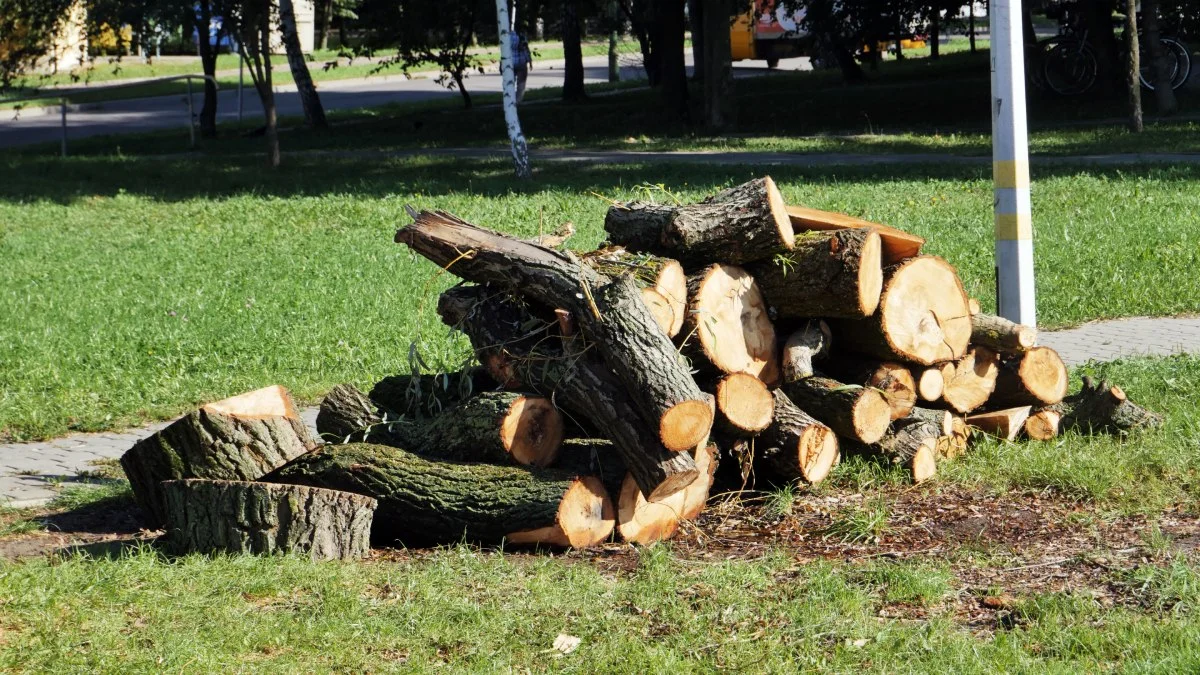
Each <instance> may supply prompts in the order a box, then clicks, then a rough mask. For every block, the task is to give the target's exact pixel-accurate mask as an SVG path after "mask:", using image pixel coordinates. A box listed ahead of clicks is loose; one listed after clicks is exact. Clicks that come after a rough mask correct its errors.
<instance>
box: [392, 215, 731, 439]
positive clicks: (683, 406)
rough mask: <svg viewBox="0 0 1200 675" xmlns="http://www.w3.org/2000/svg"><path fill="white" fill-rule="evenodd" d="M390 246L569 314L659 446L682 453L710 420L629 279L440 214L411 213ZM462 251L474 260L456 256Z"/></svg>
mask: <svg viewBox="0 0 1200 675" xmlns="http://www.w3.org/2000/svg"><path fill="white" fill-rule="evenodd" d="M396 241H398V242H403V243H406V244H407V245H408V246H409V247H410V248H412V249H413V250H415V251H417V252H418V253H420V254H421V255H424V256H425V257H426V258H429V259H430V260H432V261H433V262H435V263H437V264H438V265H439V266H441V267H450V268H451V271H452V272H453V273H455V274H457V275H459V276H461V277H463V278H465V279H468V280H471V281H475V282H483V283H487V282H494V283H497V284H500V285H502V286H506V287H509V288H512V289H513V290H514V291H515V292H517V293H520V294H522V295H524V296H525V297H528V298H531V299H534V300H536V301H538V302H540V303H542V304H543V305H545V306H547V307H554V308H561V309H565V310H567V311H569V312H570V313H571V315H572V316H573V317H574V319H575V321H577V322H578V323H579V326H580V328H581V329H582V331H583V333H584V334H585V335H586V336H587V337H588V338H589V339H590V340H591V342H592V344H593V345H595V347H596V349H597V351H598V352H599V353H600V355H601V356H602V357H603V358H604V361H605V363H607V364H608V367H609V368H610V369H611V370H612V371H613V372H614V373H616V375H617V377H618V378H619V379H620V380H621V382H622V383H623V384H624V385H625V388H626V390H627V391H628V392H629V394H630V396H632V397H633V399H634V400H635V401H636V403H637V407H638V410H639V412H640V413H641V416H642V417H643V419H645V420H646V421H647V422H648V423H650V424H651V426H652V428H654V429H656V430H658V433H659V437H660V439H661V441H662V443H663V444H664V445H666V447H668V448H670V449H672V450H676V451H679V450H685V449H690V448H694V447H696V445H698V444H699V442H700V440H701V439H703V438H705V437H707V435H708V432H709V430H710V428H711V426H712V413H711V410H710V408H709V406H708V403H707V401H706V399H705V396H704V394H703V393H702V392H701V391H700V389H699V387H697V386H696V383H695V381H694V380H693V379H692V377H691V373H690V372H689V371H688V369H687V368H686V367H685V365H684V364H683V363H681V361H680V359H679V357H678V355H677V354H676V352H675V346H674V345H673V344H671V340H670V338H668V337H667V336H666V335H664V334H663V332H662V331H661V330H659V329H658V326H657V324H656V323H655V320H654V316H653V315H652V314H651V313H650V311H649V310H648V309H647V308H646V305H645V303H644V302H642V299H641V294H640V292H639V291H638V288H637V286H636V284H635V283H634V282H633V280H632V279H630V278H629V277H622V278H619V279H616V280H608V279H607V278H606V277H603V276H602V275H599V274H598V273H596V272H595V271H594V270H592V269H590V268H588V267H587V266H585V265H582V264H580V263H579V262H578V260H577V259H576V258H575V257H574V256H572V255H570V254H569V253H560V252H557V251H552V250H550V249H546V248H544V247H541V246H536V245H533V244H530V243H528V242H522V241H520V240H516V239H512V238H509V237H505V236H503V235H500V234H496V233H493V232H489V231H487V230H483V229H480V228H477V227H474V226H473V225H470V224H468V223H465V222H463V221H461V220H458V219H455V218H453V217H451V216H448V215H447V214H442V213H431V212H422V213H421V214H418V215H417V216H416V219H415V220H414V222H413V224H411V225H409V226H408V227H406V228H404V229H402V230H400V231H398V232H397V233H396ZM468 249H473V250H474V254H473V255H472V256H469V257H464V256H463V255H462V252H463V251H465V250H468Z"/></svg>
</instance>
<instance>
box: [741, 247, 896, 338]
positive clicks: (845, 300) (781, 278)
mask: <svg viewBox="0 0 1200 675" xmlns="http://www.w3.org/2000/svg"><path fill="white" fill-rule="evenodd" d="M746 271H747V272H749V273H750V274H751V275H752V276H753V277H754V279H755V280H756V281H757V282H758V285H759V288H761V289H762V292H763V295H764V296H766V299H767V304H768V305H770V306H771V307H772V308H773V309H774V310H775V313H776V316H777V317H778V318H780V319H811V318H818V317H840V318H850V319H853V318H859V317H864V316H870V315H871V314H874V313H875V309H876V308H877V307H878V306H879V293H880V291H881V290H882V289H883V267H882V266H881V264H880V240H879V235H878V234H877V233H876V232H875V231H874V230H869V229H854V230H838V231H835V232H803V233H801V234H798V235H796V238H795V244H794V248H793V249H792V250H791V251H788V252H786V253H782V254H779V255H776V256H775V257H774V258H772V259H771V260H763V261H761V262H758V263H752V264H750V265H748V266H747V267H746Z"/></svg>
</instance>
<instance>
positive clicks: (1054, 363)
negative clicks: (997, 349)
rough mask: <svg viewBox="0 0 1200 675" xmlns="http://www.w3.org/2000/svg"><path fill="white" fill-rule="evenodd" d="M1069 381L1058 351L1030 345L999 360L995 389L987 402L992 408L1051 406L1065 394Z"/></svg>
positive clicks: (1065, 367)
mask: <svg viewBox="0 0 1200 675" xmlns="http://www.w3.org/2000/svg"><path fill="white" fill-rule="evenodd" d="M1069 383H1070V378H1069V377H1068V376H1067V366H1066V365H1065V364H1063V361H1062V358H1061V357H1059V355H1058V352H1056V351H1054V350H1053V349H1051V348H1049V347H1033V348H1032V349H1030V350H1029V351H1027V352H1025V353H1024V354H1020V355H1017V356H1013V357H1010V358H1006V359H1004V360H1002V361H1001V362H1000V372H999V375H998V377H997V378H996V391H995V393H994V394H993V395H992V398H991V399H990V400H989V401H988V403H989V405H991V406H995V407H1002V406H1006V407H1011V406H1019V405H1035V406H1045V405H1053V404H1055V403H1058V402H1059V401H1061V400H1062V399H1063V397H1064V396H1066V395H1067V387H1068V385H1069Z"/></svg>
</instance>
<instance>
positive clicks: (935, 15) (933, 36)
mask: <svg viewBox="0 0 1200 675" xmlns="http://www.w3.org/2000/svg"><path fill="white" fill-rule="evenodd" d="M941 28H942V10H940V9H938V8H937V7H936V6H934V7H933V11H932V12H931V13H930V15H929V39H930V42H929V58H931V59H933V60H934V61H936V60H938V59H939V58H941V56H942V54H941V46H940V45H939V44H938V42H939V40H940V39H941V36H942V30H941Z"/></svg>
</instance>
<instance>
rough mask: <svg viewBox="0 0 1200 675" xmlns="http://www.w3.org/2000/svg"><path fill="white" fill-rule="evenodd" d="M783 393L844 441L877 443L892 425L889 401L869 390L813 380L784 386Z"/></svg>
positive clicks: (823, 379) (834, 381)
mask: <svg viewBox="0 0 1200 675" xmlns="http://www.w3.org/2000/svg"><path fill="white" fill-rule="evenodd" d="M783 392H784V393H785V394H787V397H788V398H789V399H791V400H792V402H793V403H795V404H796V405H797V406H799V407H800V409H801V410H803V411H804V412H806V413H808V414H809V415H812V416H813V417H815V418H816V419H818V420H820V421H821V423H823V424H825V425H826V426H828V427H829V428H830V429H833V431H834V433H836V434H837V435H838V436H841V437H842V438H846V439H854V440H857V441H860V442H862V443H874V442H876V441H878V440H879V439H880V438H883V435H884V433H886V432H887V429H888V425H889V424H891V421H892V409H891V406H889V405H888V402H887V399H885V398H884V396H883V393H882V392H880V391H878V390H876V389H872V388H870V387H861V386H858V385H847V384H842V383H841V382H838V381H837V380H831V379H829V378H827V377H810V378H807V379H803V380H799V381H798V382H792V383H790V384H785V385H783Z"/></svg>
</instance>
